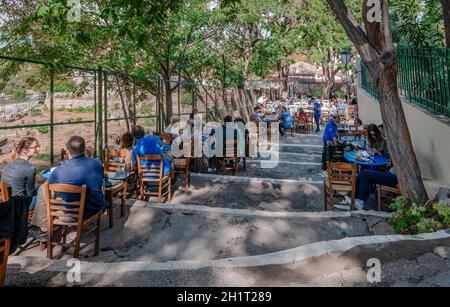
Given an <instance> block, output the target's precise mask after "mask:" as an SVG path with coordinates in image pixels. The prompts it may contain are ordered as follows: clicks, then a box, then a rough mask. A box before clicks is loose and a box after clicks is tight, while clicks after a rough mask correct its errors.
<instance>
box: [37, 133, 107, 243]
mask: <svg viewBox="0 0 450 307" xmlns="http://www.w3.org/2000/svg"><path fill="white" fill-rule="evenodd" d="M66 147H67V151H68V152H69V157H70V159H69V160H68V161H66V162H65V163H64V164H62V165H61V166H58V167H57V168H55V169H54V170H53V172H52V173H51V175H50V177H49V178H48V180H47V182H48V183H49V184H56V183H61V184H70V185H76V186H82V185H84V184H85V185H86V186H87V194H86V207H85V211H84V218H86V219H87V218H90V217H91V216H93V215H95V214H97V213H98V212H100V211H101V210H102V209H103V208H104V206H105V197H104V195H103V176H104V168H103V164H102V162H101V161H100V160H98V159H91V158H88V157H86V156H85V150H86V142H85V140H84V139H83V138H82V137H80V136H72V137H71V138H70V139H69V141H68V142H67V144H66ZM42 196H43V197H44V198H42ZM61 196H62V198H63V199H64V200H65V201H68V202H73V201H78V200H79V199H78V196H75V195H73V194H63V195H61ZM31 225H32V227H31V228H30V235H31V236H32V237H34V238H36V239H38V240H41V241H45V240H46V238H47V233H46V227H47V208H46V203H45V190H44V189H39V191H38V201H37V204H36V209H35V210H34V213H33V218H32V221H31Z"/></svg>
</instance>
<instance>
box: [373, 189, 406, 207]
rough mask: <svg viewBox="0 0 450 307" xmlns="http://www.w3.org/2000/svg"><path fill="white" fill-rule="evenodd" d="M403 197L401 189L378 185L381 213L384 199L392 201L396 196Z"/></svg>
mask: <svg viewBox="0 0 450 307" xmlns="http://www.w3.org/2000/svg"><path fill="white" fill-rule="evenodd" d="M400 195H402V192H401V191H400V189H397V188H392V187H388V186H385V185H377V200H378V211H381V203H382V200H383V199H389V200H392V199H394V198H395V197H396V196H400Z"/></svg>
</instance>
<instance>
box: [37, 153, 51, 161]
mask: <svg viewBox="0 0 450 307" xmlns="http://www.w3.org/2000/svg"><path fill="white" fill-rule="evenodd" d="M51 157H52V156H51V154H49V153H41V154H38V155H37V156H36V160H42V161H49V160H51Z"/></svg>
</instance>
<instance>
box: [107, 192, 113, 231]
mask: <svg viewBox="0 0 450 307" xmlns="http://www.w3.org/2000/svg"><path fill="white" fill-rule="evenodd" d="M108 217H109V228H113V225H114V219H113V193H112V191H109V192H108Z"/></svg>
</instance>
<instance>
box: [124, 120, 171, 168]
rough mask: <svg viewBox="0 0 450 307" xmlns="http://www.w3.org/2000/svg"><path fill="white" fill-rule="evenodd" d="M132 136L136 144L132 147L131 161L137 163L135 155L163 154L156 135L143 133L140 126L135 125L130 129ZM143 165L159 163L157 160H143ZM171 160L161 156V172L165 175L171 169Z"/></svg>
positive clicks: (161, 144) (162, 145) (162, 146)
mask: <svg viewBox="0 0 450 307" xmlns="http://www.w3.org/2000/svg"><path fill="white" fill-rule="evenodd" d="M132 133H133V136H134V137H135V139H136V145H135V146H134V148H133V161H134V163H135V165H137V156H138V155H140V156H144V155H164V152H163V148H164V144H163V143H162V142H161V139H160V138H159V137H157V136H156V135H145V130H144V128H143V127H142V126H135V127H133V129H132ZM143 164H144V165H150V164H152V165H159V161H143ZM171 168H172V166H171V162H170V161H169V159H168V157H167V156H164V157H163V174H164V175H167V174H168V173H169V172H170V170H171Z"/></svg>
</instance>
